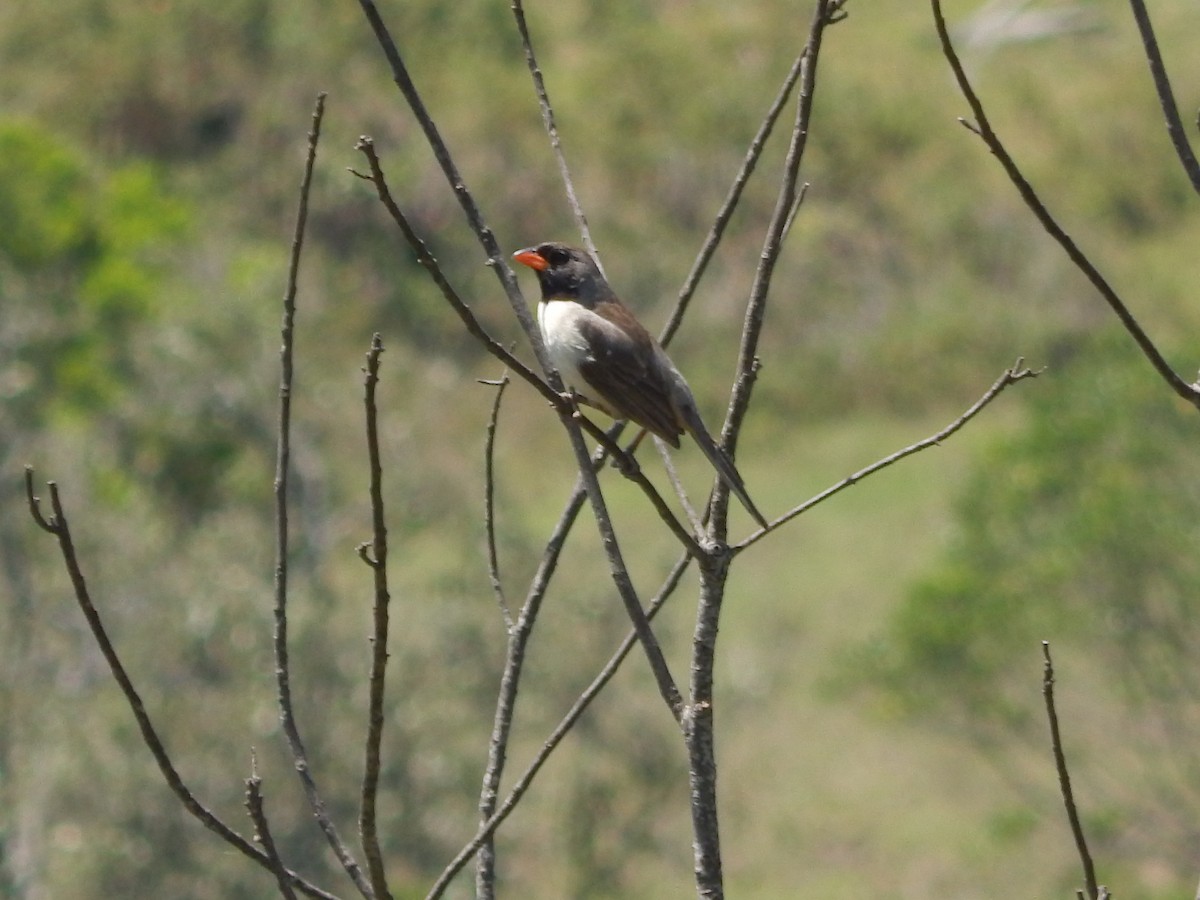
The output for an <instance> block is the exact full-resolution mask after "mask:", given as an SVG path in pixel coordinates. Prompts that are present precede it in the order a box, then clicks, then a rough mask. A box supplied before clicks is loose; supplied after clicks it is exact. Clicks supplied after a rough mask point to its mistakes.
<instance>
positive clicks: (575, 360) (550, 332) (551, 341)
mask: <svg viewBox="0 0 1200 900" xmlns="http://www.w3.org/2000/svg"><path fill="white" fill-rule="evenodd" d="M594 315H595V313H594V312H592V311H591V310H588V309H585V308H584V307H582V306H580V305H579V304H578V303H574V302H572V301H570V300H550V301H542V302H541V303H539V304H538V311H537V317H538V326H539V327H540V328H541V330H542V342H543V343H544V344H545V345H546V352H547V353H549V354H550V361H551V362H552V363H554V368H556V369H558V374H559V375H561V376H562V379H563V381H564V382H565V383H566V386H567V387H573V388H575V389H576V390H579V391H582V390H583V389H584V387H585V384H584V381H583V378H582V377H581V376H580V374H579V364H580V363H581V362H583V361H584V360H585V359H587V358H588V356H589V355H590V350H589V348H588V345H587V342H586V341H584V339H583V337H582V336H581V335H580V332H579V322H580V321H581V320H582V319H585V318H587V317H588V316H594Z"/></svg>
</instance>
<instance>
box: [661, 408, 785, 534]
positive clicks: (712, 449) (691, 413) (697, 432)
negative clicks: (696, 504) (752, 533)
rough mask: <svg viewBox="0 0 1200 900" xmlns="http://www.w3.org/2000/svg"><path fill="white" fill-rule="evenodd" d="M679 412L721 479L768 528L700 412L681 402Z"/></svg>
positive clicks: (685, 425) (755, 517) (743, 483)
mask: <svg viewBox="0 0 1200 900" xmlns="http://www.w3.org/2000/svg"><path fill="white" fill-rule="evenodd" d="M679 414H680V416H681V418H682V419H683V424H684V427H686V428H687V431H688V433H689V434H690V435H691V436H692V437H693V438H694V439H695V441H696V443H697V444H698V445H699V446H700V449H701V450H703V451H704V455H705V456H707V457H708V461H709V462H710V463H712V466H713V468H714V469H716V470H717V474H718V475H720V476H721V480H722V481H724V482H725V484H726V485H727V486H728V487H729V490H730V491H732V492H733V495H734V496H735V497H737V498H738V500H740V501H741V503H742V506H744V507H746V512H748V513H750V515H752V516H753V517H754V521H755V522H757V523H758V524H759V525H761V526H762V527H763V528H768V527H769V526H768V524H767V520H766V518H764V517H763V514H762V513H760V512H759V511H758V507H757V506H755V505H754V501H753V500H751V499H750V495H749V494H748V493H747V492H746V483H745V482H744V481H742V476H741V475H739V474H738V470H737V467H736V466H734V464H733V460H731V459H730V458H729V457H728V456H727V455H726V454H725V451H723V450H722V449H721V448H720V447H718V446H717V445H716V442H715V441H713V439H712V437H711V436H710V435H709V433H708V429H707V428H705V427H704V421H703V420H702V419H701V418H700V413H699V412H698V411H697V410H696V408H695V407H694V406H692V405H691V404H680V406H679Z"/></svg>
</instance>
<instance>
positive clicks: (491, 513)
mask: <svg viewBox="0 0 1200 900" xmlns="http://www.w3.org/2000/svg"><path fill="white" fill-rule="evenodd" d="M486 383H487V384H491V385H494V386H495V388H496V396H495V398H494V399H493V400H492V414H491V415H490V416H488V424H487V438H486V439H485V440H484V444H483V485H484V487H483V527H484V531H485V532H486V534H487V551H488V580H489V581H491V583H492V594H493V595H494V596H495V597H496V603H497V604H498V605H499V607H500V614H501V615H502V616H503V617H504V630H505V632H506V633H508V634H511V633H512V630H513V620H512V613H510V612H509V611H508V600H507V599H505V597H504V584H503V583H502V582H501V580H500V560H499V556H498V554H497V553H496V468H495V448H496V426H497V423H498V422H499V419H500V402H501V401H502V400H503V399H504V389H505V388H507V387H508V385H509V377H508V373H507V372H505V373H504V374H503V375H501V376H500V378H499V380H497V381H489V382H486Z"/></svg>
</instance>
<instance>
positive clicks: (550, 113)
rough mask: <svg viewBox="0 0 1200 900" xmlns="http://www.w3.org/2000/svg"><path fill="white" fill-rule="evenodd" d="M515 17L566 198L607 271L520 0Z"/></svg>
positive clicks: (587, 242) (590, 249) (514, 1)
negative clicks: (573, 175)
mask: <svg viewBox="0 0 1200 900" xmlns="http://www.w3.org/2000/svg"><path fill="white" fill-rule="evenodd" d="M512 12H513V18H514V19H516V22H517V32H518V33H519V34H520V35H521V47H522V48H523V49H524V51H525V62H526V64H527V65H528V66H529V74H530V76H531V77H532V78H533V89H534V91H535V92H536V93H537V98H538V106H540V107H541V110H542V123H543V124H544V125H545V127H546V134H547V135H548V136H549V138H550V149H551V150H552V151H553V152H554V159H555V160H556V161H557V162H558V173H559V175H560V176H561V178H562V182H563V189H564V190H565V191H566V194H567V202H568V203H569V204H570V205H571V211H572V212H573V213H574V214H575V221H576V223H577V224H578V225H579V235H580V237H581V238H582V239H583V246H584V247H585V248H586V249H587V251H588V253H589V254H591V257H592V259H594V260H595V261H596V265H597V266H599V267H600V271H601V272H603V271H604V265H603V263H601V261H600V254H599V253H597V252H596V245H595V244H594V243H593V242H592V232H591V229H590V228H588V221H587V216H586V215H584V212H583V206H582V205H580V203H579V198H578V197H577V196H576V194H575V182H574V181H573V180H572V179H571V170H570V169H569V168H568V167H567V157H566V154H565V153H563V149H562V140H561V139H560V138H559V135H558V126H557V125H556V124H555V122H554V107H553V106H551V105H550V95H549V94H548V93H547V92H546V81H545V79H544V78H542V70H541V69H540V68H539V67H538V63H537V57H536V56H535V55H534V52H533V40H532V39H531V38H530V36H529V26H528V24H527V23H526V22H525V7H524V5H523V4H522V2H521V0H512Z"/></svg>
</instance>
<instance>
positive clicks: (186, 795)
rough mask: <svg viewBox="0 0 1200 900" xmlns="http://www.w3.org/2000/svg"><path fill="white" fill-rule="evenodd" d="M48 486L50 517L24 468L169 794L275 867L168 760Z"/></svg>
mask: <svg viewBox="0 0 1200 900" xmlns="http://www.w3.org/2000/svg"><path fill="white" fill-rule="evenodd" d="M47 487H49V489H50V508H51V511H52V515H51V516H50V517H49V518H47V517H46V516H45V515H44V514H43V513H42V511H41V506H40V500H39V498H38V497H37V496H35V495H34V492H33V469H32V468H31V467H29V466H26V467H25V496H26V500H27V501H28V504H29V509H30V512H31V514H32V516H33V518H34V520H35V521H36V522H37V523H38V526H39V527H41V528H43V529H44V530H45V531H47V532H49V533H50V534H52V535H54V537H55V538H56V539H57V541H58V547H59V552H60V553H61V554H62V558H63V565H64V566H65V567H66V570H67V575H68V576H69V577H70V579H71V586H72V588H73V590H74V593H75V601H76V602H77V603H78V604H79V609H80V611H81V612H82V613H83V617H84V618H85V619H86V620H87V623H88V628H89V629H90V630H91V632H92V638H93V639H94V640H95V641H96V646H97V647H99V648H100V653H101V655H103V657H104V661H105V662H106V663H108V668H109V671H111V672H112V675H113V679H114V680H115V681H116V682H117V686H118V687H119V688H120V689H121V693H122V694H124V696H125V701H126V702H127V703H128V704H129V709H130V711H131V712H132V713H133V717H134V719H135V720H136V721H137V724H138V730H139V731H140V732H141V735H142V741H143V742H144V743H145V744H146V746H147V747H148V748H149V749H150V753H151V755H152V756H153V757H154V761H155V763H156V764H157V765H158V770H159V772H161V773H162V776H163V779H164V780H165V781H166V782H167V786H168V787H169V788H170V789H171V793H173V794H174V795H175V796H176V797H177V798H178V799H179V802H180V803H182V804H183V808H184V809H186V810H187V811H188V812H189V813H191V814H192V816H194V817H195V818H196V819H197V820H199V822H200V823H201V824H202V825H203V826H204V827H205V828H207V829H208V830H209V831H211V832H213V834H215V835H217V836H218V837H220V838H221V839H222V840H223V841H225V842H226V843H228V844H229V845H230V846H232V847H234V848H235V849H236V850H237V851H238V852H240V853H241V854H243V855H244V856H246V857H248V858H249V859H252V860H254V862H256V863H258V864H259V865H261V866H263V867H264V868H266V869H269V870H272V871H274V867H273V865H272V863H271V860H270V859H269V858H268V856H267V854H266V853H264V852H263V851H262V850H260V849H259V848H258V847H256V846H254V844H253V843H252V842H250V841H248V840H247V839H246V838H244V837H242V835H240V834H238V833H237V832H236V831H234V830H233V829H232V828H231V827H229V826H228V825H227V824H225V822H223V821H222V820H221V819H220V818H218V817H217V816H216V814H214V813H213V812H212V811H211V810H209V809H208V808H207V807H206V806H205V805H204V804H203V803H201V802H200V801H199V800H198V799H197V798H196V795H195V794H193V793H192V792H191V790H190V789H189V788H188V786H187V785H186V784H185V783H184V781H183V779H182V778H181V777H180V775H179V772H178V770H176V768H175V764H174V763H173V762H172V761H171V757H170V755H169V754H168V753H167V750H166V747H165V746H164V745H163V742H162V739H161V738H159V736H158V731H157V730H156V729H155V728H154V723H153V722H151V720H150V715H149V714H148V713H147V712H146V706H145V704H144V703H143V702H142V698H141V695H140V694H139V693H138V692H137V689H136V688H135V687H134V685H133V681H132V680H131V679H130V677H129V673H128V672H127V671H126V670H125V665H124V664H123V663H122V662H121V658H120V657H119V656H118V655H117V651H116V648H115V647H114V646H113V643H112V641H111V640H110V639H109V637H108V632H107V630H106V629H105V628H104V622H103V621H102V620H101V618H100V613H99V612H98V611H97V609H96V607H95V605H94V604H93V603H92V598H91V594H90V592H89V591H88V586H87V580H86V579H85V578H84V575H83V570H82V569H81V568H80V566H79V558H78V556H77V555H76V553H75V542H74V540H73V539H72V538H71V529H70V526H69V525H68V524H67V515H66V513H65V512H64V511H63V506H62V500H61V498H60V497H59V494H58V485H57V484H55V483H54V482H53V481H51V482H48V483H47ZM287 875H288V878H289V879H290V880H291V882H292V884H293V885H295V886H296V887H297V888H298V889H299V890H300V891H301V892H302V893H304V894H306V895H307V896H309V897H316V898H319V900H337V897H336V896H334V895H333V894H330V893H327V892H326V891H323V890H321V889H320V888H318V887H317V886H316V885H314V884H311V883H309V882H308V881H306V880H305V879H303V878H301V877H300V876H299V875H297V874H296V873H295V872H291V871H289V872H288V873H287Z"/></svg>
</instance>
